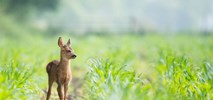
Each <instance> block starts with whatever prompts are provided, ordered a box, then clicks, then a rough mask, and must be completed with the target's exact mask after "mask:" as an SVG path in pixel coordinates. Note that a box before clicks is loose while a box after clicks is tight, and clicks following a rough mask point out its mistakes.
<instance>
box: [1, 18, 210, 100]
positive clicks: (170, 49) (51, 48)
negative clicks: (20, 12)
mask: <svg viewBox="0 0 213 100" xmlns="http://www.w3.org/2000/svg"><path fill="white" fill-rule="evenodd" d="M6 22H7V23H9V21H6ZM8 26H9V25H8ZM14 27H17V26H14ZM17 29H19V28H17ZM5 30H6V28H5ZM17 31H18V30H17ZM0 32H1V33H3V31H0ZM14 32H16V31H11V33H14ZM18 32H21V31H18ZM26 34H27V33H26ZM1 35H2V34H1ZM28 35H29V36H25V35H24V34H23V36H22V35H20V37H19V35H17V36H7V35H6V34H5V35H4V37H1V39H0V41H1V42H0V55H1V58H0V99H1V100H4V99H21V100H22V99H40V98H42V97H45V94H46V93H45V92H44V91H43V90H46V89H47V74H46V71H45V66H46V64H47V63H48V62H49V61H51V60H54V59H59V47H58V45H57V39H58V37H56V36H52V37H42V36H39V35H37V36H36V35H32V34H28ZM61 36H62V37H64V38H63V39H64V41H66V40H68V38H71V41H72V47H73V48H74V50H75V52H76V54H77V56H78V57H77V58H76V59H75V60H72V61H71V69H72V74H73V79H76V78H78V79H85V80H84V81H83V83H82V84H83V87H80V88H81V89H82V90H83V93H82V94H81V96H82V97H84V98H86V99H92V100H93V99H95V100H100V99H103V100H108V99H110V100H111V99H112V100H114V99H115V100H123V99H124V100H141V99H151V100H152V99H162V100H165V99H171V100H174V99H209V100H211V99H212V98H213V94H212V93H213V86H212V84H213V79H212V78H213V66H212V62H213V60H212V59H213V53H212V50H213V48H212V44H213V41H212V36H208V37H205V36H202V37H201V36H187V35H177V36H176V37H165V36H158V35H144V36H140V35H104V36H97V35H90V36H82V37H81V36H72V35H66V34H62V35H61ZM188 41H191V42H188ZM88 60H89V62H88ZM73 81H74V80H73ZM74 83H75V82H73V83H72V84H71V85H70V91H69V94H72V95H74V91H73V90H75V88H76V87H75V84H74ZM53 88H56V87H53ZM53 97H55V98H57V93H56V89H53Z"/></svg>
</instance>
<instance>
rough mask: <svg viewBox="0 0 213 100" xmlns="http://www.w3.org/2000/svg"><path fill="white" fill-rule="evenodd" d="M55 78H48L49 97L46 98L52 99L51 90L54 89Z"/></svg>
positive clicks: (47, 99)
mask: <svg viewBox="0 0 213 100" xmlns="http://www.w3.org/2000/svg"><path fill="white" fill-rule="evenodd" d="M53 82H54V81H53V80H52V79H50V77H49V78H48V86H49V87H48V92H47V98H46V100H49V99H50V95H51V90H52V85H53Z"/></svg>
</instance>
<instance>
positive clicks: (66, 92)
mask: <svg viewBox="0 0 213 100" xmlns="http://www.w3.org/2000/svg"><path fill="white" fill-rule="evenodd" d="M68 88H69V82H68V83H66V84H64V100H66V99H67V98H68Z"/></svg>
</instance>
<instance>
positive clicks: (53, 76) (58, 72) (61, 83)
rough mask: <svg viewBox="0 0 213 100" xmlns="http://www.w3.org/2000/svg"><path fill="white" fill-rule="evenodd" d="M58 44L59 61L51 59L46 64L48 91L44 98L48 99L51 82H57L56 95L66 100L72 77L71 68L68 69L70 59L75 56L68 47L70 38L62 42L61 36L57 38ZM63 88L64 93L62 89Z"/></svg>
mask: <svg viewBox="0 0 213 100" xmlns="http://www.w3.org/2000/svg"><path fill="white" fill-rule="evenodd" d="M58 46H59V47H60V49H61V52H60V56H61V57H60V61H58V60H53V61H51V62H49V63H48V64H47V66H46V71H47V74H48V85H49V87H48V92H47V98H46V100H49V99H50V95H51V88H52V84H53V82H56V83H57V84H58V88H57V91H58V96H59V98H60V100H66V98H67V96H68V93H67V92H68V87H69V83H70V81H71V79H72V75H71V69H70V59H75V58H76V57H77V56H76V55H75V54H74V50H73V49H72V48H71V47H70V39H69V40H68V42H67V43H66V44H64V43H63V40H62V38H61V37H59V39H58ZM62 88H64V93H63V91H62Z"/></svg>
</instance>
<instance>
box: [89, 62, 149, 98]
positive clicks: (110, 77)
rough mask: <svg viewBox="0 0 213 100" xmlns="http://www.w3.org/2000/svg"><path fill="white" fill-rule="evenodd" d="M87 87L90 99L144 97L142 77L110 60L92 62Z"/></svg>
mask: <svg viewBox="0 0 213 100" xmlns="http://www.w3.org/2000/svg"><path fill="white" fill-rule="evenodd" d="M89 68H90V69H89V72H88V74H87V80H86V84H85V87H86V89H87V94H88V98H89V99H95V100H100V99H110V100H111V99H116V100H129V99H133V98H134V99H140V98H142V97H143V93H144V92H145V91H142V89H143V88H144V87H143V85H142V84H143V80H142V77H141V75H137V74H136V72H134V71H129V70H128V69H126V66H121V65H119V64H114V63H111V62H109V61H108V60H106V61H105V60H92V64H91V65H90V67H89Z"/></svg>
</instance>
